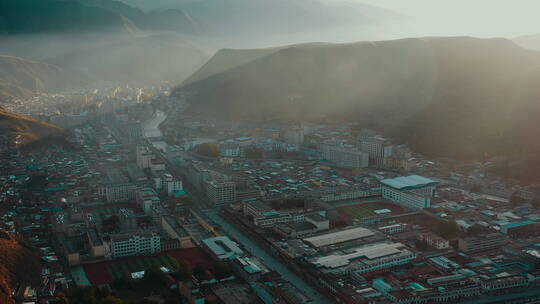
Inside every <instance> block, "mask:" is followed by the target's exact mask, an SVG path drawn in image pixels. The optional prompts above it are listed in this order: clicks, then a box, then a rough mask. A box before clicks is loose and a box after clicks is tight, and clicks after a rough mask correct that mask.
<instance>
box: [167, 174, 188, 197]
mask: <svg viewBox="0 0 540 304" xmlns="http://www.w3.org/2000/svg"><path fill="white" fill-rule="evenodd" d="M183 189H184V188H183V185H182V181H181V180H179V179H177V178H174V177H173V176H172V175H171V174H169V173H165V174H164V175H163V190H165V192H166V193H167V196H173V195H174V193H175V191H179V190H183Z"/></svg>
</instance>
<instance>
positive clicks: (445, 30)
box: [335, 0, 540, 37]
mask: <svg viewBox="0 0 540 304" xmlns="http://www.w3.org/2000/svg"><path fill="white" fill-rule="evenodd" d="M335 1H339V0H335ZM355 1H358V2H361V3H366V4H372V5H375V6H379V7H384V8H388V9H391V10H394V11H396V12H398V13H401V14H403V15H406V16H408V17H410V24H409V26H408V27H407V30H408V31H412V32H414V33H417V34H419V35H474V36H484V37H485V36H506V37H514V36H521V35H530V34H536V33H540V0H355Z"/></svg>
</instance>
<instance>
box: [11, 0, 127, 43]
mask: <svg viewBox="0 0 540 304" xmlns="http://www.w3.org/2000/svg"><path fill="white" fill-rule="evenodd" d="M123 27H125V19H123V18H122V16H121V15H120V14H118V13H116V12H113V11H110V10H107V9H103V8H101V7H91V6H86V5H83V4H81V3H80V2H78V1H75V0H73V1H71V0H3V1H1V2H0V34H8V35H17V34H36V33H41V34H45V33H66V32H87V31H98V30H104V29H112V28H113V29H122V28H123Z"/></svg>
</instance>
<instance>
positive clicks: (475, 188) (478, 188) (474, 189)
mask: <svg viewBox="0 0 540 304" xmlns="http://www.w3.org/2000/svg"><path fill="white" fill-rule="evenodd" d="M471 192H473V193H481V192H482V186H480V185H474V186H472V187H471Z"/></svg>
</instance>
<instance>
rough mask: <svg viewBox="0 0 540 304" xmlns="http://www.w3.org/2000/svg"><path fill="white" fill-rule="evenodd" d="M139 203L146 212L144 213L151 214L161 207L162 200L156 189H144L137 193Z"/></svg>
mask: <svg viewBox="0 0 540 304" xmlns="http://www.w3.org/2000/svg"><path fill="white" fill-rule="evenodd" d="M137 203H138V204H139V205H140V206H141V208H142V209H143V210H144V213H146V214H151V213H152V208H153V207H154V206H157V205H159V203H160V199H159V196H158V194H157V193H156V191H154V189H152V188H144V189H141V190H139V192H138V193H137Z"/></svg>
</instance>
